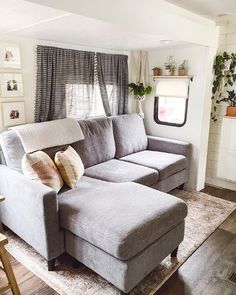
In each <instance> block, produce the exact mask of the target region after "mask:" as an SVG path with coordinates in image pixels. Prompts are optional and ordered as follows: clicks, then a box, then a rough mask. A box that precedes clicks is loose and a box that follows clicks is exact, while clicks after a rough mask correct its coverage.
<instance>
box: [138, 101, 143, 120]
mask: <svg viewBox="0 0 236 295" xmlns="http://www.w3.org/2000/svg"><path fill="white" fill-rule="evenodd" d="M137 108H138V114H139V115H140V116H141V117H142V118H143V119H144V112H143V108H142V100H141V99H137Z"/></svg>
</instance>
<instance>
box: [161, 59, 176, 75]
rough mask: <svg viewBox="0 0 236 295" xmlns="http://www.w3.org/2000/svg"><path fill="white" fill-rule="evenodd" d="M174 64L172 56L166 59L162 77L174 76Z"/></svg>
mask: <svg viewBox="0 0 236 295" xmlns="http://www.w3.org/2000/svg"><path fill="white" fill-rule="evenodd" d="M175 69H176V62H175V61H174V58H173V56H171V55H170V56H169V57H168V58H167V62H165V63H164V67H163V75H164V76H173V75H174V74H175Z"/></svg>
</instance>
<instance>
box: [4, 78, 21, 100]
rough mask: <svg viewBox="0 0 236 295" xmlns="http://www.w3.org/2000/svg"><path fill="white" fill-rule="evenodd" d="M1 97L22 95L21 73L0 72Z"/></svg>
mask: <svg viewBox="0 0 236 295" xmlns="http://www.w3.org/2000/svg"><path fill="white" fill-rule="evenodd" d="M0 83H1V94H0V96H1V97H15V96H23V81H22V74H19V73H1V75H0Z"/></svg>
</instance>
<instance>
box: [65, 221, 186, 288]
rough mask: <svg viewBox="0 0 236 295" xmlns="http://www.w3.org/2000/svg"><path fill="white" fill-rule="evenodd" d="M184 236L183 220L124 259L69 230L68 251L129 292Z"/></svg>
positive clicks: (67, 237) (67, 238)
mask: <svg viewBox="0 0 236 295" xmlns="http://www.w3.org/2000/svg"><path fill="white" fill-rule="evenodd" d="M183 236H184V222H182V223H180V224H179V225H177V226H176V227H175V228H173V229H172V230H171V231H169V232H168V233H166V234H165V235H163V236H162V237H160V238H159V239H158V240H157V241H155V242H154V243H153V244H151V245H150V246H149V247H147V248H146V249H145V250H143V251H142V252H140V253H139V254H138V255H136V256H134V257H133V258H132V259H129V260H126V261H122V260H118V259H116V258H115V257H113V256H111V255H109V254H108V253H106V252H104V251H102V250H101V249H99V248H97V247H95V246H94V245H92V244H90V243H88V242H87V241H85V240H84V239H81V238H80V237H78V236H75V235H73V234H72V233H71V232H69V231H66V252H68V253H69V254H70V255H72V256H73V257H75V258H76V259H78V260H79V261H80V262H82V263H83V264H85V265H86V266H88V267H89V268H91V269H92V270H94V271H95V272H96V273H98V274H99V275H101V276H102V277H103V278H105V279H106V280H108V281H109V282H111V283H112V284H113V285H115V286H116V287H117V288H119V289H120V290H122V291H123V292H125V293H127V292H129V291H130V290H131V289H133V288H134V287H135V286H136V285H137V284H138V283H139V282H140V281H141V280H142V279H143V278H144V277H146V276H147V275H148V274H149V273H150V272H151V271H152V270H153V269H155V268H156V267H157V266H158V265H159V264H160V262H161V261H162V260H163V259H164V258H165V257H166V256H168V255H169V254H170V253H171V252H172V251H173V250H174V249H175V248H176V247H177V246H178V245H179V244H180V243H181V242H182V240H183Z"/></svg>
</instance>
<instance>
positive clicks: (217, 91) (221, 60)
mask: <svg viewBox="0 0 236 295" xmlns="http://www.w3.org/2000/svg"><path fill="white" fill-rule="evenodd" d="M213 74H214V81H213V84H212V97H211V99H212V111H211V119H212V120H213V121H214V122H217V118H218V116H217V107H218V105H219V104H220V103H221V102H222V101H225V102H228V103H230V106H229V108H228V109H227V115H228V116H229V113H230V114H231V112H232V109H231V107H233V108H234V102H232V101H231V100H234V99H233V97H234V95H235V94H234V92H232V91H233V90H232V88H233V87H234V85H235V82H236V54H235V53H228V52H223V53H220V54H218V55H217V56H216V57H215V61H214V66H213ZM227 92H228V96H227V98H223V97H224V95H225V93H227ZM228 99H229V100H228ZM230 116H232V115H230Z"/></svg>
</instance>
